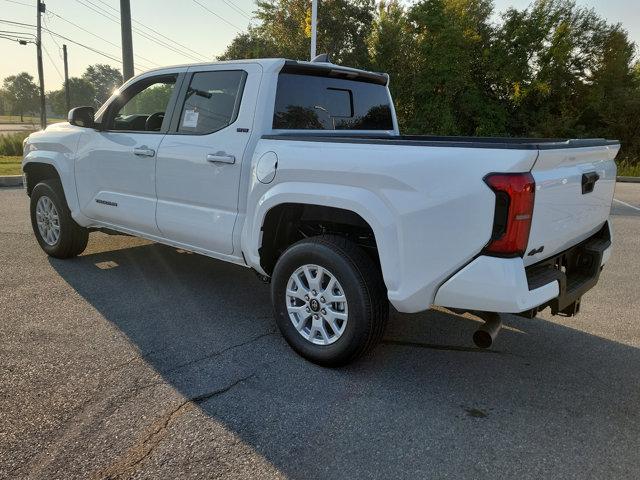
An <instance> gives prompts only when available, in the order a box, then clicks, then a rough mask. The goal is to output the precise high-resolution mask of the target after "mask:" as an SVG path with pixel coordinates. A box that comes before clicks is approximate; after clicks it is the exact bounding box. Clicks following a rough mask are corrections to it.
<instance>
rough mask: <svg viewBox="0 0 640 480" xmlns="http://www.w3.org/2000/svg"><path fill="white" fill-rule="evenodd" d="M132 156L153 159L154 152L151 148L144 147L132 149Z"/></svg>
mask: <svg viewBox="0 0 640 480" xmlns="http://www.w3.org/2000/svg"><path fill="white" fill-rule="evenodd" d="M133 154H134V155H138V156H139V157H153V156H154V155H155V154H156V151H155V150H154V149H153V148H148V147H146V146H144V147H136V148H134V149H133Z"/></svg>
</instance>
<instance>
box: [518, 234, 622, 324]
mask: <svg viewBox="0 0 640 480" xmlns="http://www.w3.org/2000/svg"><path fill="white" fill-rule="evenodd" d="M610 245H611V236H610V233H609V227H608V225H607V224H606V223H605V224H604V225H603V227H602V228H601V229H600V230H599V231H598V233H596V234H595V235H593V236H591V237H589V238H588V239H587V240H585V241H583V242H581V243H579V244H577V245H575V246H573V247H571V248H569V249H568V250H565V251H564V252H562V253H560V254H558V255H555V256H553V257H550V258H548V259H545V260H543V261H541V262H539V263H536V264H534V265H530V266H529V267H526V269H525V272H526V275H527V282H528V284H529V290H534V289H536V288H539V287H541V286H543V285H546V284H548V283H551V282H553V281H557V282H558V286H559V289H560V294H559V295H558V297H556V298H555V299H553V300H551V301H550V302H548V303H546V304H544V305H541V306H540V307H538V308H536V309H535V311H533V312H531V311H530V312H523V314H525V316H535V314H536V313H537V312H538V311H540V310H543V309H545V308H546V307H551V314H552V315H564V316H572V315H576V314H577V313H578V311H579V310H580V298H581V297H582V295H583V294H584V293H585V292H587V291H588V290H590V289H591V288H593V287H594V286H595V285H596V283H598V279H599V277H600V271H601V265H602V255H603V254H604V251H605V250H606V249H607V248H609V246H610Z"/></svg>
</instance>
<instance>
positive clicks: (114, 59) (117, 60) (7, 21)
mask: <svg viewBox="0 0 640 480" xmlns="http://www.w3.org/2000/svg"><path fill="white" fill-rule="evenodd" d="M0 23H5V24H9V25H20V26H22V27H30V28H35V25H32V24H29V23H22V22H15V21H12V20H4V19H0ZM43 30H44V31H45V32H49V33H50V34H53V35H55V36H56V37H58V38H61V39H63V40H66V41H68V42H71V43H73V44H74V45H78V46H79V47H82V48H85V49H87V50H90V51H92V52H94V53H97V54H98V55H101V56H103V57H105V58H108V59H109V60H113V61H114V62H116V63H119V64H122V61H121V60H120V59H119V58H117V57H114V56H113V55H110V54H108V53H105V52H103V51H100V50H98V49H97V48H93V47H90V46H88V45H86V44H84V43H80V42H76V41H75V40H72V39H70V38H69V37H65V36H64V35H61V34H59V33H57V32H54V31H53V30H51V29H49V28H43ZM138 71H140V70H138Z"/></svg>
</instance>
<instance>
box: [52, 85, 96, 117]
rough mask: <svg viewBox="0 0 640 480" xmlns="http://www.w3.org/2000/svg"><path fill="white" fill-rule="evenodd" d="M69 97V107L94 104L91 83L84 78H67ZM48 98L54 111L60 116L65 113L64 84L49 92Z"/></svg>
mask: <svg viewBox="0 0 640 480" xmlns="http://www.w3.org/2000/svg"><path fill="white" fill-rule="evenodd" d="M69 97H70V100H71V108H75V107H83V106H94V100H95V97H96V92H95V89H94V88H93V85H92V84H91V83H89V82H88V81H87V80H85V79H84V78H80V77H71V78H70V79H69ZM48 99H49V104H50V105H51V109H52V110H53V112H54V113H56V114H58V115H60V116H66V115H67V113H68V112H67V101H66V97H65V91H64V85H63V86H62V88H61V89H60V90H55V91H53V92H49V94H48Z"/></svg>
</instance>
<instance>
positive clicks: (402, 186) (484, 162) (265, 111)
mask: <svg viewBox="0 0 640 480" xmlns="http://www.w3.org/2000/svg"><path fill="white" fill-rule="evenodd" d="M388 82H389V78H388V76H387V75H385V74H380V73H373V72H367V71H361V70H356V69H352V68H346V67H342V66H337V65H334V64H331V63H328V62H298V61H291V60H284V59H267V60H246V61H234V62H220V63H211V64H200V65H188V66H178V67H170V68H162V69H159V70H154V71H149V72H147V73H144V74H142V75H140V76H138V77H135V78H133V79H131V80H129V81H128V82H127V83H125V84H124V85H123V86H122V87H121V88H120V89H119V90H118V91H117V92H116V93H115V94H114V95H113V96H112V97H111V98H110V99H109V100H108V101H107V102H106V103H105V104H104V106H103V107H102V108H100V109H99V110H98V111H97V112H95V113H94V111H93V109H92V108H91V107H79V108H76V109H73V110H72V111H71V112H70V113H69V122H68V123H61V124H56V125H51V126H49V127H48V128H47V129H46V130H44V131H40V132H37V133H34V134H32V135H30V136H29V138H28V139H27V140H26V141H25V145H24V162H23V170H24V173H25V176H26V189H27V193H28V195H29V196H30V198H31V219H32V224H33V231H34V233H35V236H36V238H37V240H38V242H39V243H40V245H41V247H42V248H43V250H44V251H45V252H46V253H48V254H49V255H52V256H54V257H58V258H68V257H73V256H75V255H78V254H80V253H81V252H82V251H83V250H84V249H85V247H86V245H87V239H88V235H89V232H91V231H95V230H101V231H105V232H108V233H113V232H119V233H125V234H130V235H136V236H140V237H144V238H147V239H150V240H153V241H156V242H160V243H164V244H167V245H171V246H174V247H179V248H182V249H186V250H190V251H193V252H196V253H200V254H203V255H207V256H210V257H214V258H217V259H220V260H225V261H228V262H232V263H236V264H238V265H242V266H244V267H249V268H252V269H254V270H255V271H256V272H258V274H259V276H260V277H261V278H262V279H263V280H265V281H270V282H271V295H272V302H273V307H274V311H275V317H276V321H277V324H278V326H279V328H280V330H281V332H282V334H283V335H284V337H285V339H286V340H287V341H288V342H289V344H290V345H291V346H292V347H293V348H294V349H295V350H296V351H297V352H298V353H299V354H301V355H302V356H304V357H306V358H307V359H310V360H311V361H314V362H316V363H319V364H322V365H328V366H337V365H342V364H345V363H348V362H349V361H351V360H353V359H355V358H357V357H358V356H360V355H362V354H363V353H364V352H366V351H367V350H369V349H370V348H371V347H372V346H373V345H375V344H376V342H378V341H379V340H380V339H381V337H382V335H383V332H384V327H385V323H386V321H387V318H388V315H389V301H390V302H391V304H392V305H393V306H394V307H395V308H396V309H397V310H399V311H400V312H419V311H423V310H426V309H428V308H429V307H430V306H432V305H439V306H443V307H447V308H449V309H452V310H454V311H468V312H475V313H477V314H478V315H479V316H481V317H483V318H485V319H487V320H488V322H487V325H488V327H487V328H486V330H487V332H488V334H489V337H491V338H492V337H493V336H494V334H495V333H496V331H497V329H496V326H495V321H493V320H492V319H495V317H496V316H497V315H495V312H509V313H517V314H522V315H529V316H534V315H535V314H536V312H537V311H539V310H541V309H543V308H546V307H551V310H552V313H554V314H556V313H558V314H564V315H573V314H575V313H577V311H578V309H579V305H580V298H581V296H582V294H583V293H584V292H586V291H587V290H588V289H590V288H591V287H593V285H595V283H596V282H597V281H598V277H599V274H600V270H601V268H602V266H603V265H604V264H605V262H606V261H607V258H608V257H609V254H610V250H611V249H610V245H611V230H610V225H609V222H608V217H609V211H610V207H611V202H612V198H613V192H614V185H615V176H616V165H615V162H614V158H615V156H616V154H617V152H618V150H619V147H620V145H619V143H618V142H616V141H609V140H603V139H590V140H568V139H517V138H462V137H433V136H403V135H400V133H399V130H398V123H397V120H396V116H395V111H394V107H393V103H392V100H391V96H390V94H389V90H388ZM387 300H388V301H387ZM491 312H493V313H491ZM498 318H499V316H498ZM492 321H493V323H494V325H493V326H492V325H490V324H491V322H492ZM498 327H499V325H498ZM491 338H489V339H488V341H486V342H484V343H485V344H484V345H482V346H487V345H488V344H490V343H491ZM477 343H478V344H479V345H481V344H482V343H483V342H482V341H479V340H478V341H477Z"/></svg>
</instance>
